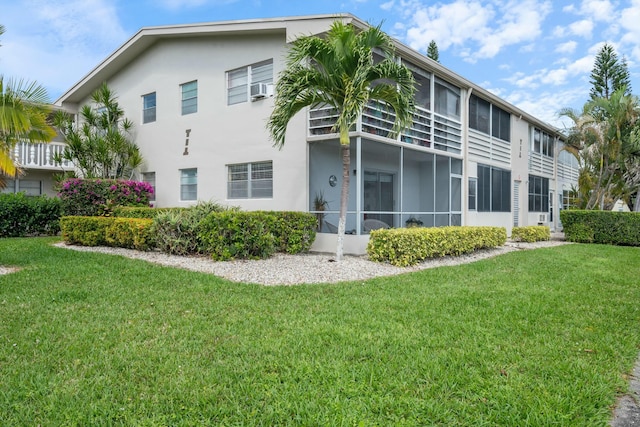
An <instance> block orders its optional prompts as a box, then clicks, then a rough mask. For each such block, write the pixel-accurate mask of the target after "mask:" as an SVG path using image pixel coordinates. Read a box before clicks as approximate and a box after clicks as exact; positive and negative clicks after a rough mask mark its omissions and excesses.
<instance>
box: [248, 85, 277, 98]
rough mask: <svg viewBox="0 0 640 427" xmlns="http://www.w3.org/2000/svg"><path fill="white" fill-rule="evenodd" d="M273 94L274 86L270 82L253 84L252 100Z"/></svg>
mask: <svg viewBox="0 0 640 427" xmlns="http://www.w3.org/2000/svg"><path fill="white" fill-rule="evenodd" d="M271 95H273V86H272V85H270V84H268V83H253V84H252V85H251V100H252V101H256V100H258V99H262V98H266V97H268V96H271Z"/></svg>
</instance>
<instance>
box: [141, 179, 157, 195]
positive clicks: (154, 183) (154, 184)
mask: <svg viewBox="0 0 640 427" xmlns="http://www.w3.org/2000/svg"><path fill="white" fill-rule="evenodd" d="M142 182H146V183H148V184H149V185H151V187H152V188H153V194H152V195H151V196H150V197H149V200H151V201H154V200H155V199H156V173H155V172H144V173H143V174H142Z"/></svg>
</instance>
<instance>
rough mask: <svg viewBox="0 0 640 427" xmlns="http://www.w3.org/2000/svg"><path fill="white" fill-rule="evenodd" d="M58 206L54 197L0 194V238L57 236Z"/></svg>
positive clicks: (59, 211)
mask: <svg viewBox="0 0 640 427" xmlns="http://www.w3.org/2000/svg"><path fill="white" fill-rule="evenodd" d="M60 206H61V205H60V199H58V198H54V197H47V196H26V195H25V194H24V193H15V194H13V193H8V194H0V237H24V236H38V235H55V234H58V232H59V231H60V214H61V207H60Z"/></svg>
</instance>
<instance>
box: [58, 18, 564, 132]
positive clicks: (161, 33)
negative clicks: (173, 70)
mask: <svg viewBox="0 0 640 427" xmlns="http://www.w3.org/2000/svg"><path fill="white" fill-rule="evenodd" d="M335 19H344V20H346V21H349V22H350V23H352V24H354V25H356V26H357V27H360V28H366V27H368V26H370V25H373V24H369V23H367V22H365V21H363V20H361V19H360V18H358V17H356V16H355V15H352V14H350V13H334V14H316V15H301V16H287V17H278V18H255V19H242V20H229V21H213V22H201V23H192V24H178V25H162V26H149V27H142V28H141V29H139V30H138V31H137V32H136V33H135V34H134V35H133V36H131V37H130V38H129V39H128V40H127V41H126V42H124V43H123V44H122V45H120V46H119V47H118V48H117V49H116V50H115V51H113V52H112V53H111V54H110V55H108V56H107V57H106V58H105V59H104V60H103V61H101V62H100V63H99V64H98V65H97V66H96V67H94V68H93V69H92V70H91V71H90V72H89V73H87V74H86V75H85V76H84V77H83V78H82V79H80V80H79V81H78V82H76V83H75V84H74V85H73V86H72V87H71V88H70V89H69V90H67V91H66V92H65V93H64V94H62V95H61V96H60V97H59V98H58V99H57V100H56V101H55V102H54V105H56V106H62V105H63V103H65V102H67V101H68V100H69V98H70V97H71V96H72V95H73V94H74V93H76V92H77V91H78V90H79V89H80V88H82V86H84V85H85V84H87V83H89V81H90V80H92V79H94V78H97V76H98V75H99V73H100V72H101V71H103V70H105V69H106V68H108V67H109V65H111V64H112V63H113V62H114V61H115V60H116V59H118V58H119V57H120V56H122V55H123V54H124V53H125V52H127V51H128V50H129V49H130V48H131V47H132V46H134V45H139V44H140V41H141V40H143V39H145V38H149V45H150V44H152V43H153V42H154V41H155V40H156V39H157V38H161V37H167V36H172V35H175V36H178V35H190V34H194V35H196V34H206V33H207V32H211V33H224V32H227V31H266V30H285V31H286V30H287V29H288V25H287V23H292V22H302V21H308V20H335ZM296 36H297V35H296ZM287 37H289V35H287ZM392 40H393V43H394V44H395V46H396V50H397V51H399V52H400V53H402V54H403V55H405V56H408V57H409V58H408V59H413V60H416V61H418V62H420V63H423V64H427V65H428V66H429V67H430V68H431V69H433V70H435V71H439V72H440V73H439V74H440V75H441V76H444V79H445V80H449V81H451V82H452V83H455V84H457V85H461V86H463V87H464V88H465V89H472V91H473V92H477V93H479V94H480V95H482V97H484V98H487V99H488V100H490V101H492V102H495V103H497V104H499V105H502V106H503V107H507V108H508V109H509V110H510V111H511V112H512V113H513V114H517V115H519V116H520V117H523V118H525V119H526V120H527V121H528V122H530V123H532V124H535V125H538V126H540V127H544V128H545V129H547V130H553V131H554V132H555V133H557V134H558V135H562V132H561V130H560V129H559V128H557V127H555V126H553V125H551V124H549V123H546V122H543V121H542V120H540V119H538V118H536V117H535V116H533V115H531V114H529V113H527V112H525V111H523V110H521V109H520V108H518V107H516V106H515V105H513V104H510V103H509V102H507V101H506V100H504V99H502V98H500V97H499V96H497V95H495V94H493V93H491V92H489V91H488V90H486V89H484V88H482V87H480V86H479V85H477V84H475V83H473V82H471V81H470V80H468V79H466V78H464V77H462V76H460V75H459V74H457V73H455V72H454V71H452V70H450V69H449V68H446V67H445V66H444V65H442V64H440V63H439V62H437V61H433V60H431V59H429V58H428V57H427V56H426V55H424V54H422V53H420V52H419V51H417V50H415V49H413V48H411V47H409V46H407V45H405V44H404V43H402V42H400V41H399V40H397V39H395V38H392ZM143 47H144V46H143ZM416 65H419V64H416Z"/></svg>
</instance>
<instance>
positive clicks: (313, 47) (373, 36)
mask: <svg viewBox="0 0 640 427" xmlns="http://www.w3.org/2000/svg"><path fill="white" fill-rule="evenodd" d="M374 50H375V51H377V52H380V53H382V54H383V55H384V59H383V60H382V61H380V62H375V61H374V55H373V54H374ZM392 55H393V45H392V42H391V39H390V38H389V36H387V35H386V34H385V33H384V32H382V30H381V29H380V26H377V27H369V28H368V29H366V30H362V31H360V32H358V31H357V30H356V29H355V28H354V27H353V26H352V25H349V24H345V23H343V22H342V21H335V22H334V23H333V24H332V25H331V28H330V29H329V31H328V33H327V35H326V37H317V36H306V37H301V38H299V39H297V40H296V41H294V42H293V43H292V46H291V49H290V51H289V53H288V55H287V59H286V67H285V69H284V70H283V71H282V73H281V74H280V76H279V80H278V83H277V85H276V98H275V108H274V110H273V112H272V113H271V116H270V117H269V121H268V123H267V129H268V131H269V134H270V136H271V139H272V140H273V142H274V146H276V147H278V148H282V146H283V145H284V142H285V133H286V130H287V125H288V123H289V121H290V120H291V119H292V118H293V117H294V116H295V115H296V114H297V113H298V112H300V111H301V110H303V109H304V108H307V107H311V108H314V107H317V106H320V105H329V106H331V107H333V108H335V109H336V110H337V114H338V118H337V121H336V124H335V125H334V127H333V130H334V131H336V132H337V133H338V134H339V136H340V148H341V153H342V193H341V197H340V219H339V222H338V242H337V248H336V259H337V260H338V261H340V260H341V259H342V255H343V243H344V235H345V225H346V219H347V205H348V200H349V177H350V162H351V153H350V148H349V145H350V142H351V141H350V137H349V130H350V129H351V128H352V126H353V125H354V124H355V123H356V122H357V120H358V118H359V117H360V116H361V114H362V110H363V108H364V107H365V106H366V105H367V103H368V102H369V101H370V100H376V101H380V102H382V103H384V104H386V105H387V106H388V107H389V108H390V109H392V110H393V112H394V114H395V123H394V127H393V130H392V133H391V135H390V136H393V135H395V134H397V132H399V131H400V130H402V129H403V128H405V127H406V126H408V125H409V124H410V123H411V120H412V115H413V111H414V103H413V102H414V101H413V99H414V98H413V94H414V91H415V81H414V79H413V75H412V73H411V71H410V70H409V69H408V68H406V67H405V66H403V65H401V64H398V63H397V62H396V61H394V59H393V57H392Z"/></svg>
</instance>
